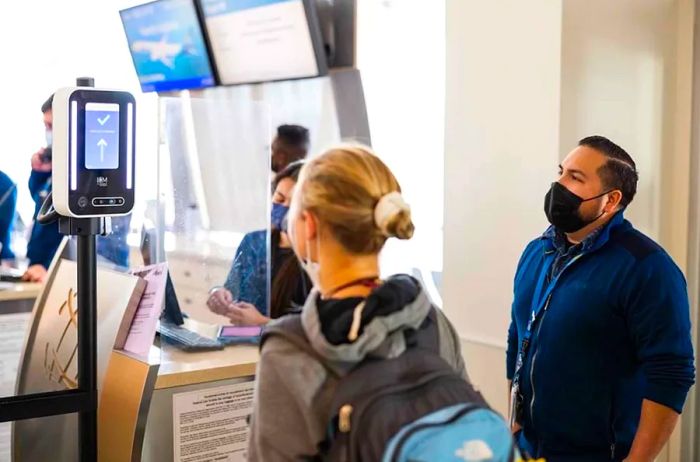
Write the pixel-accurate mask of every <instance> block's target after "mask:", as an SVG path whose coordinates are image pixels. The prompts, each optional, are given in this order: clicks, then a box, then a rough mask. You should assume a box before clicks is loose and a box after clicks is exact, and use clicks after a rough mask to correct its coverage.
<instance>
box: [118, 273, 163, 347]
mask: <svg viewBox="0 0 700 462" xmlns="http://www.w3.org/2000/svg"><path fill="white" fill-rule="evenodd" d="M130 273H131V274H133V275H135V276H139V277H141V278H143V279H145V280H146V290H144V292H143V296H142V297H141V302H140V303H139V306H138V308H137V309H136V314H135V315H134V320H133V321H132V323H131V327H130V328H129V335H128V337H127V339H126V343H125V344H124V350H125V351H128V352H130V353H134V354H135V355H138V356H142V357H145V356H148V352H149V351H150V349H151V346H152V345H153V339H154V338H155V336H156V328H157V326H158V319H159V318H160V315H161V313H162V311H163V299H164V297H165V283H166V281H167V278H168V264H167V263H158V264H156V265H151V266H147V267H145V268H140V269H136V270H132V271H131V272H130Z"/></svg>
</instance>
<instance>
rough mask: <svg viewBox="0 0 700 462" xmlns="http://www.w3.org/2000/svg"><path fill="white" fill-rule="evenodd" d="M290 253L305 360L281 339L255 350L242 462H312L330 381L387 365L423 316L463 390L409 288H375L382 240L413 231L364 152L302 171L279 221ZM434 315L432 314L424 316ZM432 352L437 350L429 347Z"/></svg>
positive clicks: (423, 304) (337, 154) (388, 176)
mask: <svg viewBox="0 0 700 462" xmlns="http://www.w3.org/2000/svg"><path fill="white" fill-rule="evenodd" d="M288 227H289V234H290V239H291V244H292V248H293V249H294V252H295V254H296V255H297V258H298V259H299V261H300V262H301V264H302V265H303V267H304V270H305V271H306V272H307V274H308V275H309V277H310V279H311V280H312V281H313V285H314V289H313V291H312V292H311V294H310V295H309V297H308V299H307V301H306V304H305V305H304V307H303V309H302V312H301V315H300V316H301V325H302V326H303V329H304V332H305V335H306V337H307V338H308V341H309V343H310V347H311V348H313V350H315V353H316V354H315V355H310V354H309V353H308V352H307V351H304V350H303V349H301V347H300V346H298V345H296V344H294V343H293V342H291V341H289V340H288V339H287V338H284V337H282V336H275V337H271V338H269V339H268V340H267V341H266V342H265V343H264V345H263V347H262V351H261V355H260V361H259V362H258V369H257V372H256V385H255V399H254V406H253V407H254V409H253V416H252V421H251V435H250V440H249V446H248V460H249V461H251V462H253V461H271V460H274V461H282V460H289V461H297V460H315V457H314V455H316V454H317V453H318V450H319V444H320V443H321V442H322V441H323V440H324V439H325V437H326V436H327V434H328V433H327V432H328V422H329V419H330V415H329V414H330V412H331V410H330V409H331V400H332V399H333V396H334V392H335V389H336V387H337V385H338V379H337V377H336V376H334V375H333V373H331V372H329V371H330V370H334V371H338V370H350V369H351V368H352V367H354V366H356V365H357V364H359V363H361V362H362V361H363V360H364V359H365V358H366V357H371V358H373V359H376V360H378V361H379V360H384V359H392V358H396V357H399V356H400V355H402V354H403V353H404V352H405V351H406V349H407V346H406V343H407V342H406V340H405V339H406V336H407V335H411V334H412V333H413V332H414V331H415V330H418V329H419V328H420V326H423V325H425V324H426V323H427V324H430V323H429V322H426V319H428V317H431V313H434V314H435V317H434V318H433V317H431V318H430V319H434V322H435V323H436V327H437V331H438V341H437V343H438V344H439V352H440V356H441V357H442V359H443V360H444V361H445V362H446V363H447V364H448V365H449V366H450V367H451V368H452V369H453V370H454V371H455V372H456V373H457V374H459V375H460V376H462V377H463V378H464V379H465V380H466V379H467V376H466V371H465V367H464V362H463V360H462V357H461V352H460V346H459V338H458V337H457V334H456V333H455V331H454V329H453V328H452V326H451V325H450V323H449V321H448V320H447V318H446V317H445V316H444V315H443V314H442V313H441V310H439V309H436V308H433V306H432V303H431V302H430V300H429V298H428V296H427V294H426V293H425V292H424V291H423V289H422V288H421V285H420V284H419V283H418V281H416V280H415V279H413V278H411V277H410V276H406V275H398V276H394V277H392V278H389V279H387V280H385V281H382V280H380V279H379V274H380V271H379V270H380V269H379V253H380V252H381V250H382V248H383V247H384V244H385V243H386V241H387V239H389V238H392V237H395V238H398V239H410V238H411V237H412V235H413V231H414V227H413V222H412V220H411V212H410V207H409V206H408V205H407V204H406V202H404V200H403V198H402V196H401V188H400V186H399V184H398V182H397V180H396V178H395V177H394V175H393V174H392V173H391V171H390V170H389V169H388V168H387V167H386V165H384V163H382V161H381V160H380V159H379V158H378V157H376V156H375V155H374V154H372V153H371V152H370V151H369V149H368V148H365V147H361V146H357V147H355V146H348V147H339V148H336V149H332V150H330V151H328V152H326V153H325V154H323V155H321V156H319V157H316V158H314V159H313V160H310V161H309V162H308V164H307V165H306V166H305V167H304V169H303V171H302V173H301V176H300V178H299V184H298V185H297V188H296V190H295V193H294V197H293V199H292V206H291V210H290V212H289V224H288ZM433 310H434V311H433ZM436 347H437V345H436Z"/></svg>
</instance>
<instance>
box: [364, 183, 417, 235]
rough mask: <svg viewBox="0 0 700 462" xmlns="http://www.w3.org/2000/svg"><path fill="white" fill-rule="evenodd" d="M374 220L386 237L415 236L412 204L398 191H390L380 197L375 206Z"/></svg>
mask: <svg viewBox="0 0 700 462" xmlns="http://www.w3.org/2000/svg"><path fill="white" fill-rule="evenodd" d="M374 222H375V223H376V225H377V228H379V230H380V231H381V232H382V234H383V235H384V236H386V237H396V238H399V239H410V238H412V237H413V232H414V230H415V227H414V226H413V221H412V220H411V206H410V205H408V204H407V203H406V201H405V200H404V198H403V196H402V195H401V193H400V192H398V191H393V192H390V193H389V194H386V195H385V196H384V197H382V198H381V199H379V202H377V205H376V207H375V208H374Z"/></svg>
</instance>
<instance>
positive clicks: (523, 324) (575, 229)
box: [507, 136, 695, 462]
mask: <svg viewBox="0 0 700 462" xmlns="http://www.w3.org/2000/svg"><path fill="white" fill-rule="evenodd" d="M637 181H638V174H637V169H636V165H635V163H634V160H633V159H632V157H630V155H629V154H628V153H627V152H625V150H624V149H622V148H621V147H620V146H618V145H617V144H615V143H613V142H612V141H610V140H609V139H607V138H604V137H601V136H592V137H588V138H584V139H583V140H581V141H580V142H579V145H578V147H576V148H575V149H574V150H573V151H571V153H570V154H569V155H568V156H567V157H566V159H564V161H563V162H562V163H561V165H560V166H559V178H558V180H557V181H556V182H555V183H552V186H551V188H550V190H549V192H548V193H547V195H546V196H545V206H544V209H545V213H546V215H547V219H548V220H549V222H550V223H551V226H550V227H549V229H547V230H546V231H545V233H544V234H543V235H542V236H541V237H539V238H537V239H535V240H534V241H532V242H531V243H530V244H529V245H528V246H527V248H526V249H525V252H524V253H523V255H522V257H521V259H520V263H519V264H518V269H517V272H516V275H515V297H514V302H513V307H512V323H511V326H510V331H509V336H508V355H507V358H508V359H507V374H508V379H509V380H510V381H511V422H512V425H513V431H514V432H516V434H517V435H518V437H519V440H520V441H519V442H520V445H521V447H522V448H523V449H526V450H527V451H528V452H529V453H530V454H531V455H532V456H534V457H538V458H539V457H543V458H545V459H546V460H547V461H548V462H574V461H576V462H578V461H581V462H582V461H586V462H596V461H600V462H602V461H622V460H625V461H628V462H650V461H653V460H654V458H655V457H656V456H657V455H658V454H659V452H660V451H661V449H662V447H663V446H664V444H666V442H667V441H668V439H669V437H670V436H671V433H672V432H673V429H674V427H675V426H676V423H677V421H678V417H679V415H680V413H681V411H682V410H683V405H684V402H685V399H686V396H687V394H688V390H689V389H690V387H691V386H692V385H693V382H694V379H695V367H694V354H693V346H692V342H691V332H690V313H689V306H688V293H687V289H686V282H685V278H684V277H683V274H682V273H681V271H680V269H679V268H678V267H677V266H676V264H675V263H674V262H673V260H672V259H671V257H670V256H669V255H668V254H667V253H666V252H665V251H664V250H663V249H662V248H661V247H660V246H659V245H658V244H656V243H655V242H654V241H652V240H651V239H649V238H648V237H647V236H645V235H644V234H642V233H641V232H639V231H637V230H635V229H634V228H633V227H632V225H631V224H630V223H629V222H628V221H627V220H625V217H624V212H625V210H626V208H627V206H628V205H629V204H630V203H631V202H632V200H633V199H634V196H635V193H636V191H637Z"/></svg>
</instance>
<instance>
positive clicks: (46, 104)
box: [41, 95, 53, 114]
mask: <svg viewBox="0 0 700 462" xmlns="http://www.w3.org/2000/svg"><path fill="white" fill-rule="evenodd" d="M52 104H53V95H51V96H49V99H47V100H46V101H44V104H42V105H41V113H42V114H46V113H47V112H49V111H50V110H51V105H52Z"/></svg>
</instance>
